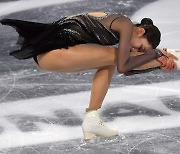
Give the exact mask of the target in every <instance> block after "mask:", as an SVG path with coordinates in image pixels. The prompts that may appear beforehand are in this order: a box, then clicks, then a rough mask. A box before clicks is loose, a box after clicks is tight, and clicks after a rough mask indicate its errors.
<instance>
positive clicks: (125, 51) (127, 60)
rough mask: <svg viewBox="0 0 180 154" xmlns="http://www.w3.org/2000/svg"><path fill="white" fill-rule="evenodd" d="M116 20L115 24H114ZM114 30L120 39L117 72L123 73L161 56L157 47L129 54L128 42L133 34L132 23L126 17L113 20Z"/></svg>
mask: <svg viewBox="0 0 180 154" xmlns="http://www.w3.org/2000/svg"><path fill="white" fill-rule="evenodd" d="M115 22H116V24H115ZM114 25H118V26H116V27H115V26H114V27H115V28H116V30H117V31H118V32H119V33H120V41H119V47H118V56H117V57H118V60H117V69H118V72H119V73H125V72H128V71H130V70H133V69H134V68H137V67H139V66H141V65H143V64H146V63H148V62H150V61H152V60H154V59H157V58H159V57H161V56H163V54H162V52H161V51H160V50H157V49H151V50H148V51H146V52H145V53H143V54H142V55H138V56H134V57H131V56H130V42H131V37H132V34H133V24H132V22H131V21H130V20H129V19H128V18H126V17H121V18H118V19H117V20H116V21H114Z"/></svg>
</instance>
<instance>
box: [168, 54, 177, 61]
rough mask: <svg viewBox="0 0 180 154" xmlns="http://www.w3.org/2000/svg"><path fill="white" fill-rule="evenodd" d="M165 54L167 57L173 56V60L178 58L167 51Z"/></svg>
mask: <svg viewBox="0 0 180 154" xmlns="http://www.w3.org/2000/svg"><path fill="white" fill-rule="evenodd" d="M167 56H168V57H171V58H173V59H175V60H178V57H176V56H175V55H173V54H172V53H169V52H167Z"/></svg>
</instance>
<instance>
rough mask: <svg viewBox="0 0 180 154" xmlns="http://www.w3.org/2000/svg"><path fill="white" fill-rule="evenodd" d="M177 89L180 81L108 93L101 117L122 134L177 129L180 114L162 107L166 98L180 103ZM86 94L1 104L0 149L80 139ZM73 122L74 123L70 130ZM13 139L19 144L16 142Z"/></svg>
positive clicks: (87, 94) (124, 88)
mask: <svg viewBox="0 0 180 154" xmlns="http://www.w3.org/2000/svg"><path fill="white" fill-rule="evenodd" d="M170 85H171V87H172V89H171V88H170ZM179 85H180V81H174V82H166V83H156V84H155V83H154V85H152V84H147V85H136V86H125V87H121V88H113V89H110V90H109V92H108V95H107V97H106V99H105V102H104V108H103V111H102V115H103V116H104V118H105V119H106V120H107V124H108V125H111V126H113V127H116V128H118V129H119V131H120V132H121V133H132V132H139V131H144V130H146V131H147V130H157V129H165V128H174V127H180V123H179V120H180V112H179V111H175V110H171V109H169V108H168V107H167V106H166V105H165V104H164V102H165V100H166V98H167V99H169V98H172V99H173V97H174V98H175V99H176V100H178V99H180V89H179ZM167 87H168V88H167ZM89 94H90V92H79V93H73V94H66V95H60V96H49V97H43V98H37V99H28V100H22V101H21V100H19V101H15V102H9V103H5V104H0V108H1V112H0V126H1V127H2V129H3V132H1V134H0V138H1V142H0V148H1V149H2V148H9V147H17V146H25V145H33V144H40V143H47V142H56V141H64V140H70V139H71V140H72V139H80V138H82V132H81V123H82V119H83V117H84V109H85V108H86V106H87V103H84V102H87V100H88V98H89ZM72 100H73V101H72ZM75 102H76V104H75ZM122 102H123V103H122ZM121 103H122V104H121ZM114 106H115V107H116V108H114ZM119 106H120V107H119ZM103 113H104V114H103ZM107 113H108V114H107ZM132 115H133V116H132ZM73 118H75V119H76V120H77V121H76V124H75V125H73V124H72V125H73V126H72V125H71V124H70V123H71V122H72V121H71V120H73ZM68 120H70V121H68ZM16 138H20V141H19V142H16V140H15V139H16ZM7 143H8V144H7Z"/></svg>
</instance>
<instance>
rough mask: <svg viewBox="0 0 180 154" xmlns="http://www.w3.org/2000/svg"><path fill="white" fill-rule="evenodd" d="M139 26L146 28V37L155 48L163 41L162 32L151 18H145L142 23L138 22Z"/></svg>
mask: <svg viewBox="0 0 180 154" xmlns="http://www.w3.org/2000/svg"><path fill="white" fill-rule="evenodd" d="M136 26H137V27H142V28H144V29H145V33H144V37H146V38H147V40H148V42H149V43H150V44H151V45H152V46H153V48H154V49H155V48H156V47H157V46H158V45H159V43H160V41H161V32H160V31H159V29H158V28H157V27H156V26H155V25H154V24H153V21H152V20H151V19H150V18H143V19H142V20H141V23H140V24H136Z"/></svg>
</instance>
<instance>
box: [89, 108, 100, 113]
mask: <svg viewBox="0 0 180 154" xmlns="http://www.w3.org/2000/svg"><path fill="white" fill-rule="evenodd" d="M98 109H100V108H86V112H90V111H97V110H98Z"/></svg>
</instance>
